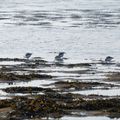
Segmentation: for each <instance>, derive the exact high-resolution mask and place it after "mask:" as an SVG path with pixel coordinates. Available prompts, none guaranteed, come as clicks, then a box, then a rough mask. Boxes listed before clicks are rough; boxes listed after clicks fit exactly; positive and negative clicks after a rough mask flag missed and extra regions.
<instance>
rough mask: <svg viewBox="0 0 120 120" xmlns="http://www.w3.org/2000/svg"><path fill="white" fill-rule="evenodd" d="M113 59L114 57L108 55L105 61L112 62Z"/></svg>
mask: <svg viewBox="0 0 120 120" xmlns="http://www.w3.org/2000/svg"><path fill="white" fill-rule="evenodd" d="M112 59H113V57H111V56H107V57H106V58H105V62H106V63H109V62H111V60H112Z"/></svg>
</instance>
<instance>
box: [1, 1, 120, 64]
mask: <svg viewBox="0 0 120 120" xmlns="http://www.w3.org/2000/svg"><path fill="white" fill-rule="evenodd" d="M119 5H120V1H118V0H106V1H103V0H102V1H101V0H92V1H89V0H71V1H69V0H45V1H44V0H39V1H38V0H32V1H29V0H21V1H19V0H14V1H13V0H4V1H0V56H1V57H4V56H6V57H23V56H24V54H25V53H26V52H32V53H33V56H41V57H43V58H44V59H47V60H50V61H52V60H54V56H55V55H56V54H57V53H56V52H59V51H65V52H66V57H68V58H69V59H68V60H67V61H68V62H81V61H85V60H86V58H87V59H88V60H90V59H100V58H102V59H104V58H105V57H106V56H108V55H112V56H113V57H115V60H116V61H119V60H120V57H119V53H120V49H119V48H120V34H119V32H120V29H119V28H120V6H119Z"/></svg>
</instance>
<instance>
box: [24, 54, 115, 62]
mask: <svg viewBox="0 0 120 120" xmlns="http://www.w3.org/2000/svg"><path fill="white" fill-rule="evenodd" d="M64 54H65V52H59V54H58V55H57V56H55V61H57V62H63V60H64V59H67V58H65V57H64ZM31 56H32V53H29V52H28V53H26V54H25V56H24V57H25V58H26V59H29V58H30V57H31ZM113 59H114V58H113V57H111V56H107V57H106V58H105V60H104V62H105V63H110V62H111V61H112V60H113Z"/></svg>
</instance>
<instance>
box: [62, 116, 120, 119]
mask: <svg viewBox="0 0 120 120" xmlns="http://www.w3.org/2000/svg"><path fill="white" fill-rule="evenodd" d="M60 120H120V119H117V118H113V119H110V118H109V117H103V116H95V117H68V116H65V117H63V118H62V119H60Z"/></svg>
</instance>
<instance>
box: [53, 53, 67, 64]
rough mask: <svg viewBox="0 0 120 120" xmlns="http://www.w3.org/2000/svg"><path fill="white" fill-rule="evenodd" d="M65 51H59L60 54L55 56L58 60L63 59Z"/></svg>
mask: <svg viewBox="0 0 120 120" xmlns="http://www.w3.org/2000/svg"><path fill="white" fill-rule="evenodd" d="M64 54H65V52H59V54H58V55H57V56H56V57H55V60H56V61H61V62H62V61H63V59H64V58H63V56H64Z"/></svg>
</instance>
